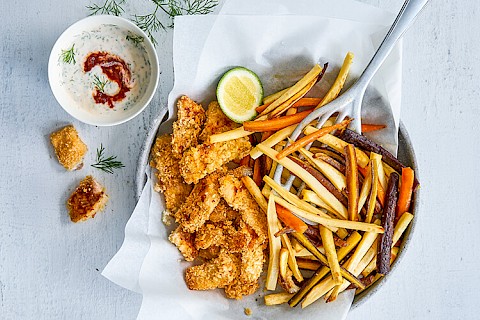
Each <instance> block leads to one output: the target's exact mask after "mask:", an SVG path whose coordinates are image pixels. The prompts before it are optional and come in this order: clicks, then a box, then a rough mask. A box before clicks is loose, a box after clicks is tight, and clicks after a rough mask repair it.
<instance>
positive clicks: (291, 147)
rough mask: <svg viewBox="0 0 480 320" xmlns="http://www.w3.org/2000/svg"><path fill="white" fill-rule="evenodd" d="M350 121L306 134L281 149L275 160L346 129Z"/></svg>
mask: <svg viewBox="0 0 480 320" xmlns="http://www.w3.org/2000/svg"><path fill="white" fill-rule="evenodd" d="M352 120H353V119H346V120H343V121H342V122H340V123H337V124H334V125H331V126H328V127H322V128H321V129H318V130H317V131H315V132H312V133H311V134H308V135H306V136H304V137H302V138H300V139H298V140H297V141H295V142H293V143H292V144H291V145H289V146H288V147H286V148H285V149H283V150H282V152H280V153H279V154H278V155H277V159H282V158H284V157H286V156H288V155H289V154H291V153H293V152H295V151H297V150H298V149H300V148H303V147H305V146H306V145H307V144H309V143H311V142H314V141H315V140H318V139H319V138H320V137H322V136H324V135H326V134H328V133H331V132H332V131H335V130H338V129H343V128H346V127H347V126H348V125H349V124H350V122H352Z"/></svg>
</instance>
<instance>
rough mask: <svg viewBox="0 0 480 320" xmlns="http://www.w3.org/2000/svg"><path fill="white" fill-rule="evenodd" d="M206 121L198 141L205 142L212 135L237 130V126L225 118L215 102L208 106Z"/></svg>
mask: <svg viewBox="0 0 480 320" xmlns="http://www.w3.org/2000/svg"><path fill="white" fill-rule="evenodd" d="M206 113H207V120H206V121H205V128H203V131H202V133H201V134H200V137H199V139H200V141H202V142H205V141H207V140H208V137H210V136H211V135H212V134H216V133H221V132H225V131H230V130H233V129H235V128H237V127H238V126H239V125H238V124H236V123H235V122H233V121H232V120H230V119H229V118H227V117H226V116H225V114H224V113H223V111H222V109H220V105H219V104H218V102H217V101H212V102H211V103H210V104H209V105H208V109H207V112H206Z"/></svg>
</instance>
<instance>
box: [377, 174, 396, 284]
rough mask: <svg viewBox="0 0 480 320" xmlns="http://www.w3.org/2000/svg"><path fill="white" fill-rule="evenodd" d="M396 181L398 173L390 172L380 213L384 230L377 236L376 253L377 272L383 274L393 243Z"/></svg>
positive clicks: (385, 272)
mask: <svg viewBox="0 0 480 320" xmlns="http://www.w3.org/2000/svg"><path fill="white" fill-rule="evenodd" d="M398 181H399V175H398V174H397V173H396V172H394V173H392V174H391V175H390V179H389V180H388V186H387V191H386V195H385V207H384V209H383V215H382V227H383V229H384V230H385V232H384V233H383V234H381V235H380V236H379V241H378V253H377V272H378V273H380V274H383V275H385V274H387V273H388V272H389V271H390V258H391V255H392V244H393V243H392V242H393V239H392V238H393V222H394V219H395V208H396V206H397V200H398Z"/></svg>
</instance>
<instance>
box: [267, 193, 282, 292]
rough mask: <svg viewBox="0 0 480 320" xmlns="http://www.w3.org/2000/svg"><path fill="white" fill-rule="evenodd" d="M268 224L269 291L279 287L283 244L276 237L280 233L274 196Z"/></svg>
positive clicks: (270, 201) (269, 204)
mask: <svg viewBox="0 0 480 320" xmlns="http://www.w3.org/2000/svg"><path fill="white" fill-rule="evenodd" d="M267 223H268V247H269V253H270V254H269V261H268V271H267V280H266V281H265V288H266V289H267V290H275V289H276V287H277V278H278V272H279V255H280V248H281V247H282V243H281V240H280V238H277V237H275V233H276V232H277V231H278V219H277V213H276V211H275V202H274V200H273V195H271V196H270V198H269V199H268V209H267Z"/></svg>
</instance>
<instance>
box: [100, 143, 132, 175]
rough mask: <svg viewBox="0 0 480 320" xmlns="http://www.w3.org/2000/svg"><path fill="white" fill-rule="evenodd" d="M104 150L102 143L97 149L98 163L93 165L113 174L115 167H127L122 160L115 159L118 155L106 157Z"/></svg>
mask: <svg viewBox="0 0 480 320" xmlns="http://www.w3.org/2000/svg"><path fill="white" fill-rule="evenodd" d="M104 152H105V148H104V147H103V145H102V144H100V149H97V160H96V161H97V163H95V164H92V167H94V168H97V169H100V170H102V171H105V172H108V173H111V174H113V169H117V168H123V167H125V166H124V165H123V163H122V162H121V161H117V160H115V159H117V156H110V157H108V158H105V155H104V154H103V153H104Z"/></svg>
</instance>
